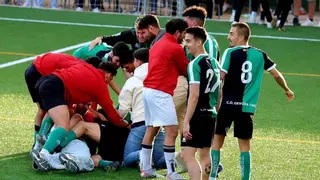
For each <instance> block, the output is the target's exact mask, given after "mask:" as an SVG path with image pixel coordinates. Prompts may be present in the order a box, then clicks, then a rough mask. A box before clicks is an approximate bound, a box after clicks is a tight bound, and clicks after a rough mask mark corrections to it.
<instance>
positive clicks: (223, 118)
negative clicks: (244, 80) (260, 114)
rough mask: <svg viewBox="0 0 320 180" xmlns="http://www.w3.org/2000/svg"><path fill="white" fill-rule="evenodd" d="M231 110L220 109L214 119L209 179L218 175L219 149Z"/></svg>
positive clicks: (228, 123)
mask: <svg viewBox="0 0 320 180" xmlns="http://www.w3.org/2000/svg"><path fill="white" fill-rule="evenodd" d="M232 113H233V112H230V111H226V110H223V109H220V111H219V113H218V117H217V119H216V127H215V135H214V138H213V144H212V146H211V162H212V170H211V174H210V180H213V179H216V178H217V175H218V168H219V164H220V149H221V148H222V146H223V144H224V140H225V137H226V136H227V133H228V131H229V128H230V126H231V124H232V119H233V116H232Z"/></svg>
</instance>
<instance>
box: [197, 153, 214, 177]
mask: <svg viewBox="0 0 320 180" xmlns="http://www.w3.org/2000/svg"><path fill="white" fill-rule="evenodd" d="M199 157H200V165H201V177H202V179H209V177H210V173H211V166H212V165H211V158H210V147H204V148H202V149H199Z"/></svg>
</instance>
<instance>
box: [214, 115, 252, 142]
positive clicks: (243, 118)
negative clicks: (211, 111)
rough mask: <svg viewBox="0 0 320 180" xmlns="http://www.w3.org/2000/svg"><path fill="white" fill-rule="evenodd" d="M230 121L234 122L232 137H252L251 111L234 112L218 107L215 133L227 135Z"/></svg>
mask: <svg viewBox="0 0 320 180" xmlns="http://www.w3.org/2000/svg"><path fill="white" fill-rule="evenodd" d="M232 122H234V137H237V138H239V139H251V138H252V134H253V113H245V112H235V111H232V110H229V109H220V111H219V113H218V118H217V124H216V132H215V134H223V135H227V133H228V131H229V129H230V126H231V124H232Z"/></svg>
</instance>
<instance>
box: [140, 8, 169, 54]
mask: <svg viewBox="0 0 320 180" xmlns="http://www.w3.org/2000/svg"><path fill="white" fill-rule="evenodd" d="M137 29H138V30H140V31H144V32H147V33H146V34H147V37H148V39H153V41H152V42H151V44H150V48H151V47H152V46H153V45H154V43H156V42H157V41H159V40H160V39H161V38H162V37H163V36H164V34H165V33H166V31H165V30H161V28H160V24H159V20H158V18H157V16H155V15H151V14H147V15H145V16H144V17H143V18H141V19H140V21H139V22H138V24H137Z"/></svg>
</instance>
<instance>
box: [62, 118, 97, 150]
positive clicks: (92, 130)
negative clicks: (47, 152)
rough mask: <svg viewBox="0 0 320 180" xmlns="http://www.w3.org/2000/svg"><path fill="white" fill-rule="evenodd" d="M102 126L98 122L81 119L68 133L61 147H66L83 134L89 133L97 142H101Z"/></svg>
mask: <svg viewBox="0 0 320 180" xmlns="http://www.w3.org/2000/svg"><path fill="white" fill-rule="evenodd" d="M100 134H101V133H100V127H99V124H98V123H90V122H84V121H79V122H78V123H77V124H76V125H75V126H74V127H73V128H72V130H70V131H69V132H68V134H67V136H66V137H65V138H64V139H63V141H62V142H61V144H60V145H61V147H62V148H63V147H65V146H66V145H67V144H68V143H69V142H71V141H72V140H74V139H77V138H79V137H81V136H83V135H87V136H88V137H89V138H91V139H92V140H94V141H95V142H97V143H99V142H100Z"/></svg>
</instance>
